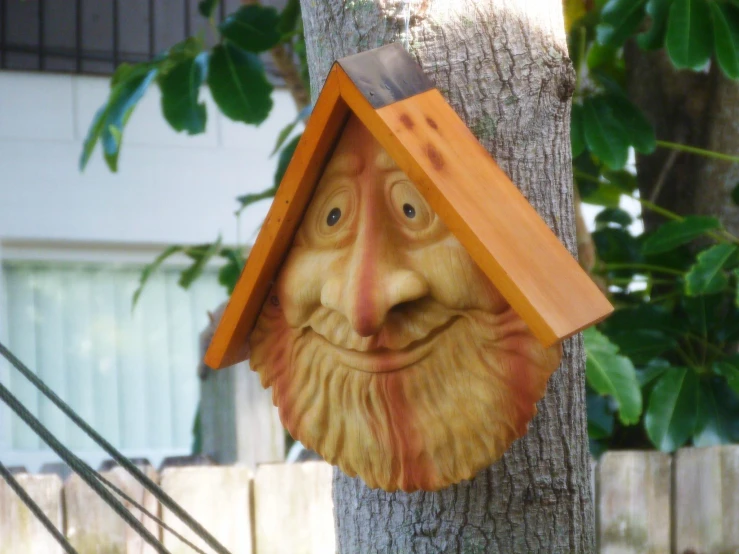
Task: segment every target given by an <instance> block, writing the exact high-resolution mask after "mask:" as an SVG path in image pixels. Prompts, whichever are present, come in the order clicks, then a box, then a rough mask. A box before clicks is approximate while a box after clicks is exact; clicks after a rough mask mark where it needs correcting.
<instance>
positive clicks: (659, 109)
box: [626, 41, 739, 233]
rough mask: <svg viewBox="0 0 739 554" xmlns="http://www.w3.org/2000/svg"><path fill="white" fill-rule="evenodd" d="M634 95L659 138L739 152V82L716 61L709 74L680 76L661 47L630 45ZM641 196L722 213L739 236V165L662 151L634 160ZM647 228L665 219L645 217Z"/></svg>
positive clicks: (688, 210) (682, 208)
mask: <svg viewBox="0 0 739 554" xmlns="http://www.w3.org/2000/svg"><path fill="white" fill-rule="evenodd" d="M626 61H627V65H626V67H627V69H628V88H629V96H630V97H631V99H632V100H633V101H634V102H635V103H636V104H637V106H639V108H641V110H642V111H643V112H644V113H645V115H646V116H647V118H648V119H649V120H650V121H651V123H652V124H653V125H654V128H655V132H656V134H657V138H658V139H660V140H664V141H669V142H676V143H681V144H686V145H689V146H697V147H699V148H705V149H708V150H715V151H717V152H723V153H726V154H734V155H736V154H737V153H739V152H738V151H739V84H737V83H736V82H733V81H730V80H729V79H727V78H726V77H725V76H724V75H723V74H722V73H721V70H720V69H719V68H718V66H717V65H716V64H715V63H714V64H712V66H711V67H710V69H709V70H708V71H706V72H692V71H677V70H676V69H675V68H674V67H673V66H672V63H671V62H670V60H669V58H668V57H667V54H666V53H665V51H664V50H659V51H657V52H643V51H641V50H640V49H639V47H638V46H637V45H636V44H635V43H634V42H633V41H630V42H629V44H628V45H627V48H626ZM637 169H638V175H637V177H638V181H639V191H640V193H641V195H642V198H645V199H647V200H651V201H652V202H655V203H657V204H659V205H660V206H663V207H665V208H667V209H669V210H672V211H674V212H677V213H679V214H703V215H715V216H718V217H719V218H720V219H721V220H722V221H723V222H724V225H726V227H727V228H728V229H729V231H731V232H732V233H737V232H739V209H738V208H737V207H736V206H735V205H734V204H733V203H732V202H731V199H730V194H731V191H732V189H733V188H734V187H735V186H736V185H737V183H739V165H737V164H734V163H731V162H726V161H721V160H715V159H709V158H705V157H702V156H696V155H694V154H686V153H678V152H675V151H671V150H667V149H657V151H656V152H655V153H653V154H651V155H649V156H638V157H637ZM644 215H645V218H644V219H645V225H646V227H647V229H652V228H654V226H655V225H656V224H658V223H660V222H662V221H663V220H662V219H661V218H660V217H659V216H656V215H655V214H652V213H649V212H647V213H645V214H644Z"/></svg>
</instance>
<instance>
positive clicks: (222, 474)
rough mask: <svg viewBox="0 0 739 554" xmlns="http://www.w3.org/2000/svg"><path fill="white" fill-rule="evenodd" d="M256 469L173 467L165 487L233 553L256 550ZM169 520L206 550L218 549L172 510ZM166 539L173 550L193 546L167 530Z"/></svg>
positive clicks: (186, 553) (182, 552)
mask: <svg viewBox="0 0 739 554" xmlns="http://www.w3.org/2000/svg"><path fill="white" fill-rule="evenodd" d="M251 486H252V472H251V470H250V469H249V468H248V467H246V466H190V467H170V468H166V469H164V470H163V471H162V475H161V487H162V489H164V491H165V492H166V493H167V494H169V495H170V496H171V497H172V498H173V499H174V501H175V502H177V503H178V504H179V505H180V506H182V508H184V509H185V511H187V512H188V513H189V514H190V515H191V516H192V517H193V518H195V520H196V521H198V522H199V523H200V524H201V525H203V527H205V528H206V529H207V530H208V531H209V532H210V533H211V534H212V535H213V536H214V537H215V538H216V539H217V540H218V541H220V543H221V544H222V545H223V546H224V547H225V548H226V549H227V550H228V551H229V552H231V554H252V553H253V534H252V507H251ZM162 510H163V518H162V519H163V520H164V521H165V523H167V524H168V525H170V526H171V527H172V528H174V529H176V530H177V531H178V532H179V533H180V534H182V535H183V536H185V537H187V538H188V540H191V541H192V542H193V543H194V544H197V545H198V546H199V547H200V548H202V549H203V550H205V551H206V552H214V551H213V550H212V549H211V548H210V547H209V546H207V545H206V544H205V542H204V541H203V540H202V539H200V538H198V537H197V536H195V534H194V533H193V532H192V531H191V530H190V529H189V528H188V527H187V526H186V525H185V524H184V523H182V522H181V521H180V520H179V519H178V518H177V517H176V516H175V515H173V514H172V513H171V512H170V511H169V510H166V509H162ZM162 543H164V546H165V547H166V548H167V549H169V550H170V552H172V554H191V553H192V549H191V548H190V547H189V546H187V545H185V544H184V543H183V542H182V541H180V539H178V538H176V537H174V536H173V535H171V534H170V533H168V532H167V531H163V532H162Z"/></svg>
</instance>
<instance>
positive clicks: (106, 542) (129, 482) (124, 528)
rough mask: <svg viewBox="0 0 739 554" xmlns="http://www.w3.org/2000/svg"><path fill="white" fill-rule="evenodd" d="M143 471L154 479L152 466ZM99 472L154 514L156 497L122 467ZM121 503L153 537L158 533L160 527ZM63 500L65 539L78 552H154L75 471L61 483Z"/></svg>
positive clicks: (125, 553) (130, 553) (127, 504)
mask: <svg viewBox="0 0 739 554" xmlns="http://www.w3.org/2000/svg"><path fill="white" fill-rule="evenodd" d="M145 471H146V474H147V475H148V476H149V477H150V478H151V479H153V480H154V481H156V480H157V473H156V471H155V470H154V469H153V468H152V467H151V466H147V467H146V468H145ZM101 475H102V476H103V477H105V478H106V479H108V480H109V481H110V482H111V483H113V484H114V485H115V486H117V487H118V488H119V489H121V490H122V491H124V492H125V493H126V494H127V495H129V496H130V497H131V498H133V499H134V500H136V501H137V502H138V503H139V504H141V505H142V506H144V507H145V508H146V509H147V510H148V511H150V512H151V513H153V514H157V501H156V499H155V498H154V497H153V496H152V495H151V493H149V492H148V491H146V490H145V489H144V487H143V485H141V484H140V483H139V482H138V481H137V480H136V479H134V478H133V477H132V476H131V475H130V474H129V473H128V472H126V471H125V470H124V469H123V468H121V467H116V468H114V469H112V470H110V471H103V472H101ZM122 502H123V504H124V505H125V506H126V507H127V508H129V509H130V510H131V511H132V513H133V514H134V515H135V516H136V517H137V518H138V520H139V521H141V522H142V523H144V525H145V526H146V528H147V529H148V530H149V531H151V532H152V534H153V535H154V536H155V537H158V536H159V526H158V525H157V524H156V523H155V522H153V521H152V520H151V519H150V518H148V517H147V516H145V515H144V514H142V513H141V511H139V510H138V509H136V508H133V507H132V506H131V505H130V504H129V503H128V502H126V501H125V500H122ZM64 503H65V509H66V521H67V526H66V527H67V538H68V539H69V542H70V543H72V546H74V547H75V549H76V550H77V551H78V552H79V553H80V554H97V553H99V552H105V553H116V554H118V553H120V554H154V553H155V552H156V550H155V549H154V548H153V547H152V546H151V545H149V544H148V543H147V542H146V541H144V539H143V538H141V536H139V535H138V533H136V531H134V530H133V529H131V527H130V526H129V525H128V524H127V523H126V522H125V521H124V520H123V519H122V518H121V517H120V516H119V515H118V514H117V513H115V512H114V511H113V509H112V508H110V506H108V505H107V504H106V503H105V502H104V501H103V500H102V499H101V498H100V497H99V496H98V495H97V494H96V493H95V491H93V490H92V489H91V488H90V487H89V486H88V485H87V484H86V483H85V482H84V481H82V479H81V478H80V477H79V475H77V474H76V473H75V474H73V475H71V476H70V477H69V478H68V479H67V480H66V481H65V483H64Z"/></svg>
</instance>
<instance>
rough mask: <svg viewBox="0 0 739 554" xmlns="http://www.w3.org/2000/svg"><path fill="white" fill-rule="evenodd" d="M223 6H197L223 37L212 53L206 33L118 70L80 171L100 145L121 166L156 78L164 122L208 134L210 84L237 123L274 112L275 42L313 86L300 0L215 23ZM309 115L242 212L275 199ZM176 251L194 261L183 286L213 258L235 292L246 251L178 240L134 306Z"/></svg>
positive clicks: (281, 143) (149, 270)
mask: <svg viewBox="0 0 739 554" xmlns="http://www.w3.org/2000/svg"><path fill="white" fill-rule="evenodd" d="M218 6H219V1H218V0H203V1H201V2H200V3H199V4H198V11H199V13H200V14H201V15H202V16H203V17H205V18H207V19H209V20H210V22H211V25H212V27H213V30H214V31H215V32H216V33H217V34H218V37H219V41H218V43H217V44H216V45H215V46H214V47H213V48H212V49H211V50H210V51H208V50H206V49H205V47H204V42H203V39H202V37H188V38H187V39H185V40H183V41H182V42H179V43H177V44H175V45H174V46H172V47H171V48H169V49H168V50H167V51H165V52H163V53H162V54H160V55H159V56H157V57H156V58H155V59H154V60H152V61H150V62H145V63H141V64H137V65H128V64H122V65H121V66H119V67H118V69H117V70H116V72H115V74H114V75H113V77H112V79H111V84H110V87H111V88H110V94H109V96H108V100H107V102H106V103H105V105H103V106H102V107H101V108H100V109H99V110H98V112H97V114H96V115H95V118H94V119H93V122H92V124H91V126H90V130H89V131H88V134H87V137H86V139H85V141H84V144H83V148H82V154H81V156H80V162H79V165H80V169H84V168H85V167H86V166H87V164H88V163H89V161H90V157H91V156H92V153H93V151H94V149H95V146H96V145H97V144H98V143H101V145H102V149H103V155H104V158H105V161H106V163H107V164H108V167H109V168H110V170H111V171H116V170H117V168H118V157H119V154H120V149H121V143H122V137H123V133H124V129H125V125H126V122H127V121H128V118H129V117H130V115H131V113H132V111H133V109H134V108H135V106H136V104H137V103H138V101H139V100H140V99H141V98H142V97H143V95H144V94H145V93H146V91H147V90H148V88H149V86H150V85H151V84H152V83H153V82H155V81H156V82H157V84H158V85H159V90H160V92H161V108H162V114H163V116H164V119H165V120H166V121H167V123H169V125H170V126H171V127H172V129H174V130H175V131H178V132H186V133H188V134H190V135H195V134H199V133H203V132H204V131H205V127H206V124H207V108H206V105H205V103H204V102H203V101H201V99H200V95H201V89H202V88H203V87H204V86H207V87H208V88H209V89H210V93H211V96H212V97H213V99H214V101H215V103H216V105H217V107H218V108H219V110H220V111H221V113H223V114H224V115H225V116H226V117H228V118H230V119H232V120H234V121H240V122H243V123H246V124H251V125H259V124H260V123H261V122H263V121H264V120H265V119H266V118H267V117H268V116H269V113H270V111H271V109H272V97H271V96H272V85H271V84H270V83H269V81H268V80H267V76H266V74H265V70H264V67H263V65H262V62H261V60H260V58H259V56H258V54H259V53H262V52H264V51H267V50H269V49H271V48H273V47H275V46H277V45H282V46H283V47H286V48H289V49H290V50H291V51H292V52H294V54H295V56H296V57H297V58H298V59H299V60H300V64H301V67H300V71H301V74H302V76H303V80H304V84H306V86H307V82H308V79H307V62H306V59H305V44H304V40H303V37H302V21H301V19H300V3H299V2H298V1H297V0H290V1H289V2H288V4H287V5H286V7H285V9H284V10H283V11H282V12H280V13H278V12H277V11H276V10H275V9H274V8H271V7H264V6H261V5H259V4H250V5H245V6H242V7H241V8H240V9H238V10H236V11H235V12H234V13H233V14H230V15H229V16H228V17H227V18H226V19H225V20H224V21H223V22H222V23H220V24H219V25H217V26H216V24H215V21H214V15H215V12H216V8H218ZM309 115H310V108H306V109H305V110H302V111H301V112H300V113H299V114H298V116H297V117H296V119H295V120H294V121H293V122H291V123H290V124H289V125H288V126H287V127H285V129H283V130H282V132H281V133H280V135H279V137H278V139H277V143H276V145H275V148H274V151H273V155H274V154H279V156H278V160H277V168H276V174H275V179H274V182H273V184H271V185H270V186H269V187H268V188H266V189H265V190H264V191H262V192H261V193H257V194H247V195H243V196H240V197H238V198H237V199H236V200H237V202H238V204H239V208H238V209H237V211H236V214H237V215H238V214H240V213H241V211H243V209H244V208H246V207H247V206H249V205H251V204H253V203H255V202H259V201H261V200H265V199H269V198H271V197H272V196H274V194H275V192H276V190H277V186H278V185H279V182H280V180H281V179H282V175H283V174H284V172H285V170H286V169H287V165H288V163H289V162H290V159H291V158H292V154H293V152H294V151H295V147H296V146H297V142H298V140H299V138H300V136H301V135H300V134H298V135H297V136H295V137H293V138H291V136H292V135H293V133H294V131H295V129H296V128H297V127H298V126H299V125H300V124H301V123H303V122H305V120H306V119H307V117H308V116H309ZM288 139H289V140H288ZM175 255H184V256H186V257H188V258H190V260H191V261H192V263H191V265H190V266H189V267H187V268H186V269H185V270H183V272H182V274H181V275H180V280H179V284H180V286H182V287H183V288H188V287H189V286H190V285H191V284H192V283H193V282H194V281H195V280H196V279H198V278H199V277H200V275H202V273H203V270H204V269H205V267H206V266H207V265H208V263H210V262H212V261H214V260H215V259H217V258H220V259H221V260H222V262H223V263H222V264H221V265H220V268H219V273H218V280H219V282H220V283H221V284H222V285H223V286H224V287H225V288H226V290H228V292H229V294H230V293H231V292H232V291H233V289H234V287H235V286H236V282H237V281H238V279H239V276H240V275H241V271H242V269H243V268H244V264H245V262H246V259H245V256H244V253H243V251H242V249H241V248H232V247H226V246H224V245H223V244H222V243H221V239H220V237H219V238H218V239H217V240H216V241H215V242H213V243H210V244H202V245H195V246H184V245H172V246H170V247H168V248H167V249H166V250H165V251H164V252H162V253H161V254H160V255H159V256H157V258H156V259H155V260H154V261H153V262H151V263H150V264H149V265H147V266H146V267H145V268H144V270H143V271H142V273H141V277H140V280H139V287H138V288H137V290H136V291H135V293H134V296H133V302H132V304H133V306H135V305H136V303H137V301H138V299H139V297H140V296H141V294H142V292H143V290H144V287H145V286H146V284H147V283H148V281H149V279H150V278H151V276H152V275H153V274H154V273H155V272H156V271H157V270H158V269H159V268H160V267H161V266H162V264H163V263H164V262H165V261H166V260H168V259H169V258H170V257H172V256H175Z"/></svg>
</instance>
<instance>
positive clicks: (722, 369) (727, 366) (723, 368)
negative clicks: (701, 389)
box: [713, 355, 739, 394]
mask: <svg viewBox="0 0 739 554" xmlns="http://www.w3.org/2000/svg"><path fill="white" fill-rule="evenodd" d="M737 358H738V356H736V355H734V356H729V357H728V358H724V359H723V360H720V361H717V362H714V363H713V372H714V373H716V374H717V375H721V376H723V377H724V378H725V379H726V383H727V384H728V385H729V387H730V388H731V390H733V391H734V392H735V393H736V394H739V360H738V359H737Z"/></svg>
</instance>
